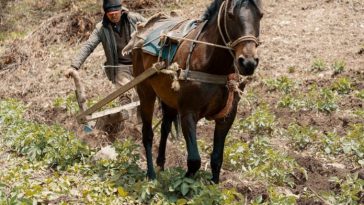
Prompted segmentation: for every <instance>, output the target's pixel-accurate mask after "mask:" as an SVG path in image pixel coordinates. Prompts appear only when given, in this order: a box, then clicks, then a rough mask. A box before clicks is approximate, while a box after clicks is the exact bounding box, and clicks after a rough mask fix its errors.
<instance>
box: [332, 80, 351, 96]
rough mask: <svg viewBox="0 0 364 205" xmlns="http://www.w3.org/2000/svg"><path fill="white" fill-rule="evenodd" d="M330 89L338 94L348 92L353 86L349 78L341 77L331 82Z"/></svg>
mask: <svg viewBox="0 0 364 205" xmlns="http://www.w3.org/2000/svg"><path fill="white" fill-rule="evenodd" d="M332 89H333V90H335V91H337V92H338V93H339V94H348V93H349V92H350V91H351V90H352V89H353V87H352V83H351V82H350V80H349V79H347V78H345V77H342V78H339V79H337V80H336V81H335V82H334V83H333V85H332Z"/></svg>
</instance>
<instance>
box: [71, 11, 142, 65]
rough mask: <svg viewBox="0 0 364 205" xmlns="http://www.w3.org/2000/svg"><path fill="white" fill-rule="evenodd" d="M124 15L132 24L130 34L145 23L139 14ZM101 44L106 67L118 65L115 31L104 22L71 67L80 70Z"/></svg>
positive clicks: (129, 13) (126, 13)
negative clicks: (138, 23)
mask: <svg viewBox="0 0 364 205" xmlns="http://www.w3.org/2000/svg"><path fill="white" fill-rule="evenodd" d="M123 10H125V9H123ZM125 11H127V10H125ZM123 15H127V18H128V20H129V22H130V24H129V25H130V28H129V29H130V33H133V32H134V31H135V29H136V24H137V22H144V21H145V18H144V17H143V16H141V15H140V14H137V13H133V12H128V11H127V12H125V13H124V14H123ZM121 29H125V28H121ZM100 42H101V43H102V46H103V48H104V52H105V56H106V62H105V65H112V66H114V65H117V64H118V54H117V48H116V42H115V37H114V33H113V30H112V28H111V26H108V25H107V24H105V23H104V24H103V22H102V21H101V22H99V23H98V24H97V25H96V28H95V29H94V31H93V32H92V34H91V36H90V37H89V39H88V40H87V41H86V42H85V44H84V45H83V46H82V48H81V50H80V51H79V53H78V55H76V57H75V58H74V59H73V60H72V63H71V66H72V67H74V68H76V69H77V70H78V69H79V68H80V67H81V65H82V64H83V63H84V62H85V60H86V58H87V57H88V56H89V55H90V54H91V53H92V52H93V51H94V49H95V48H96V47H97V46H98V45H99V43H100Z"/></svg>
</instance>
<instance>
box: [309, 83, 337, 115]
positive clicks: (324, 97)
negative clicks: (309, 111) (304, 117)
mask: <svg viewBox="0 0 364 205" xmlns="http://www.w3.org/2000/svg"><path fill="white" fill-rule="evenodd" d="M306 100H307V101H306V104H307V105H308V106H311V107H313V108H316V109H317V110H318V111H320V112H326V113H330V112H333V111H335V110H336V109H337V107H338V106H337V104H336V100H337V96H336V95H335V93H334V92H333V91H332V90H331V89H328V88H323V89H318V88H317V86H313V87H312V88H311V89H310V91H309V93H308V96H307V98H306Z"/></svg>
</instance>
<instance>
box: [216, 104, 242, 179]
mask: <svg viewBox="0 0 364 205" xmlns="http://www.w3.org/2000/svg"><path fill="white" fill-rule="evenodd" d="M236 109H237V106H234V108H233V110H232V111H231V112H230V114H229V116H228V117H227V118H224V119H218V120H215V131H214V145H213V146H214V148H213V150H212V153H211V162H210V164H211V170H212V181H213V182H214V183H216V184H217V183H219V177H220V170H221V165H222V162H223V156H224V145H225V139H226V135H227V133H228V132H229V130H230V128H231V125H232V124H233V122H234V119H235V116H236Z"/></svg>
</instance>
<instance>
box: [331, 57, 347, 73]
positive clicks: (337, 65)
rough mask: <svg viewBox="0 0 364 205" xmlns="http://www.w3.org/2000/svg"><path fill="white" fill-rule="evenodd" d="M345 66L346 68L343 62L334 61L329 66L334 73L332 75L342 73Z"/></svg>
mask: <svg viewBox="0 0 364 205" xmlns="http://www.w3.org/2000/svg"><path fill="white" fill-rule="evenodd" d="M345 66H346V63H345V61H343V60H336V61H335V62H334V63H333V64H332V66H331V67H332V69H333V71H334V75H338V74H340V73H342V72H343V71H344V70H345Z"/></svg>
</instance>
